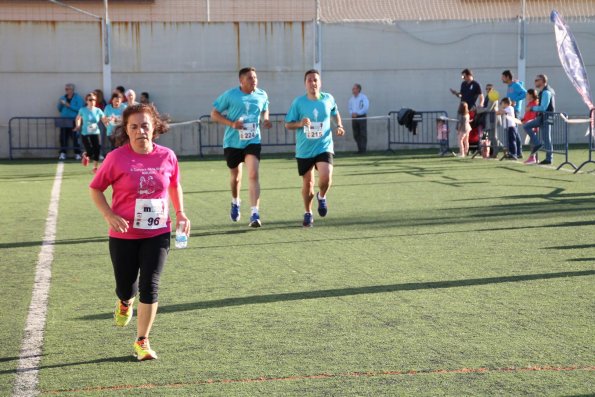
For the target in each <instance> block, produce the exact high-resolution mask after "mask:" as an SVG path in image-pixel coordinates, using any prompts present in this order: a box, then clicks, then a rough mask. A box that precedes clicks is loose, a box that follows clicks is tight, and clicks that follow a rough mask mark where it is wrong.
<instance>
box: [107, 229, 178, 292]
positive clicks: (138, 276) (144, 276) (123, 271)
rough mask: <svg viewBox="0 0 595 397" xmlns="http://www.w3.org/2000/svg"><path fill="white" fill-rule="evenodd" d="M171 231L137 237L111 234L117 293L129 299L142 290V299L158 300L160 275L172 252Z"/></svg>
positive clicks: (110, 244) (110, 242) (111, 254)
mask: <svg viewBox="0 0 595 397" xmlns="http://www.w3.org/2000/svg"><path fill="white" fill-rule="evenodd" d="M170 234H171V233H170V232H167V233H163V234H161V235H159V236H155V237H150V238H143V239H137V240H126V239H121V238H114V237H110V238H109V252H110V256H111V258H112V264H113V266H114V275H115V276H116V295H117V296H118V298H119V299H120V300H123V301H126V300H129V299H131V298H132V297H134V296H136V294H137V292H138V293H139V301H140V302H141V303H146V304H151V303H156V302H157V299H158V297H159V293H158V290H159V278H160V277H161V272H162V271H163V266H164V265H165V260H166V259H167V254H168V253H169V243H170Z"/></svg>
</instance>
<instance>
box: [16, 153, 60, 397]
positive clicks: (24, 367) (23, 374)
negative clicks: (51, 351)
mask: <svg viewBox="0 0 595 397" xmlns="http://www.w3.org/2000/svg"><path fill="white" fill-rule="evenodd" d="M63 171H64V163H62V162H60V163H58V167H57V169H56V176H55V178H54V186H53V187H52V194H51V197H50V206H49V209H48V216H47V218H46V223H45V233H44V236H43V241H42V243H41V251H40V252H39V256H38V259H37V268H36V270H35V282H34V284H33V293H32V295H31V304H30V305H29V313H28V314H27V322H26V323H25V334H24V335H23V341H22V344H21V352H20V355H19V364H18V366H17V375H16V380H15V383H14V388H13V393H12V395H13V397H31V396H36V395H37V394H39V391H38V390H37V384H38V382H39V379H38V375H39V362H40V360H41V354H42V348H43V332H44V329H45V321H46V316H47V308H48V295H49V291H50V280H51V278H52V261H53V259H54V244H55V242H56V224H57V222H58V203H59V201H60V187H61V185H62V173H63Z"/></svg>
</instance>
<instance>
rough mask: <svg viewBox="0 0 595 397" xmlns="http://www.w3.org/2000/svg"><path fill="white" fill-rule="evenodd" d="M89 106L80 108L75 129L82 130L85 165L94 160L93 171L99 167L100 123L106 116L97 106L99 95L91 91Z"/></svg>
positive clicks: (88, 100)
mask: <svg viewBox="0 0 595 397" xmlns="http://www.w3.org/2000/svg"><path fill="white" fill-rule="evenodd" d="M85 101H86V102H87V106H85V107H82V108H80V110H79V113H78V116H77V117H76V120H75V124H76V126H75V129H76V130H77V131H81V137H82V139H83V145H84V146H85V153H83V159H82V161H83V165H84V166H85V167H86V166H87V165H88V164H89V161H90V160H93V172H94V173H95V172H97V168H98V167H99V155H100V151H101V145H100V144H99V134H100V131H99V123H100V122H101V119H102V118H103V117H105V115H104V114H103V111H102V110H101V109H99V108H98V107H96V106H95V103H96V102H97V97H96V96H95V93H94V92H90V93H88V94H87V96H86V97H85Z"/></svg>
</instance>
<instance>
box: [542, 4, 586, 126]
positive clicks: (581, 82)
mask: <svg viewBox="0 0 595 397" xmlns="http://www.w3.org/2000/svg"><path fill="white" fill-rule="evenodd" d="M550 19H551V20H552V22H553V23H554V31H555V33H556V45H557V47H558V56H559V57H560V62H561V63H562V67H563V68H564V71H565V72H566V75H567V76H568V78H569V79H570V81H571V82H572V85H574V88H576V90H577V91H578V93H579V94H580V96H581V98H583V102H585V104H586V105H587V107H588V108H589V111H591V110H592V109H593V107H594V106H593V99H592V97H591V85H590V84H589V77H588V76H587V70H586V69H585V64H584V62H583V57H582V56H581V52H580V50H579V49H578V45H577V43H576V39H575V38H574V35H573V34H572V32H571V31H570V29H569V28H568V25H567V24H566V22H565V21H564V19H563V18H562V16H561V15H560V14H558V11H556V10H552V13H551V15H550ZM591 114H593V112H592V111H591ZM591 125H593V119H591Z"/></svg>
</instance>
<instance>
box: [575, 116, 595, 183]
mask: <svg viewBox="0 0 595 397" xmlns="http://www.w3.org/2000/svg"><path fill="white" fill-rule="evenodd" d="M594 121H595V109H591V112H590V113H589V121H588V123H589V158H588V159H587V161H585V162H583V163H582V164H581V165H579V166H578V168H577V169H576V170H575V171H574V173H575V174H576V173H577V172H579V171H580V170H581V168H583V167H584V166H585V165H587V164H595V160H593V152H594V151H595V137H594V136H593V134H594V133H595V130H594V127H593V122H594Z"/></svg>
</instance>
